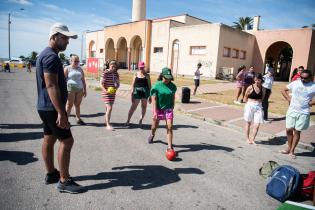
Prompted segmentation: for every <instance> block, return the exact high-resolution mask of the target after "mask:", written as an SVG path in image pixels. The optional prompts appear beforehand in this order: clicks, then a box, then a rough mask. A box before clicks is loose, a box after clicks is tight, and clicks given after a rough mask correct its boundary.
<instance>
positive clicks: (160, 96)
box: [150, 81, 177, 109]
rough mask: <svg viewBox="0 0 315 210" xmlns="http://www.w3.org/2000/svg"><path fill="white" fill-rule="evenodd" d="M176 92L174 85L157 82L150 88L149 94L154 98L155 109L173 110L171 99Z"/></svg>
mask: <svg viewBox="0 0 315 210" xmlns="http://www.w3.org/2000/svg"><path fill="white" fill-rule="evenodd" d="M176 90H177V88H176V85H175V84H174V83H172V82H170V83H168V84H165V83H164V82H163V81H157V82H156V83H155V84H154V85H153V87H152V88H151V92H150V95H151V96H156V108H158V109H173V108H174V100H173V97H174V95H175V92H176Z"/></svg>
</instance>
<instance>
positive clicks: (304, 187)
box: [300, 171, 315, 198]
mask: <svg viewBox="0 0 315 210" xmlns="http://www.w3.org/2000/svg"><path fill="white" fill-rule="evenodd" d="M301 178H302V183H301V187H300V193H301V194H302V195H303V196H305V197H308V198H312V197H313V193H314V188H315V171H310V172H308V174H306V175H302V177H301Z"/></svg>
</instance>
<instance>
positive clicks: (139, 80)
mask: <svg viewBox="0 0 315 210" xmlns="http://www.w3.org/2000/svg"><path fill="white" fill-rule="evenodd" d="M144 67H145V65H144V62H143V61H140V62H139V64H138V71H137V73H136V74H135V75H134V77H133V79H132V84H131V103H132V104H131V107H130V109H129V112H128V119H127V122H126V126H129V122H130V119H131V117H132V115H133V113H134V112H135V110H136V109H137V107H138V104H139V102H140V101H141V117H140V119H139V125H140V126H141V125H142V120H143V118H144V115H145V113H146V111H147V103H148V97H149V95H150V89H151V80H150V75H149V74H147V73H146V72H145V70H144Z"/></svg>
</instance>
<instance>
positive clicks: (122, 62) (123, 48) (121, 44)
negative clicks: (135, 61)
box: [117, 37, 128, 69]
mask: <svg viewBox="0 0 315 210" xmlns="http://www.w3.org/2000/svg"><path fill="white" fill-rule="evenodd" d="M127 55H128V48H127V41H126V39H125V38H124V37H121V38H120V39H119V40H118V43H117V61H118V62H119V68H120V69H127V68H128V66H127V62H128V57H127Z"/></svg>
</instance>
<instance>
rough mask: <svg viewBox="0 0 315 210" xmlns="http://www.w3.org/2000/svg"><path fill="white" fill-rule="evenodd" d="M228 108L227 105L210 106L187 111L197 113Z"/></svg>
mask: <svg viewBox="0 0 315 210" xmlns="http://www.w3.org/2000/svg"><path fill="white" fill-rule="evenodd" d="M226 106H227V105H220V106H208V107H202V108H198V109H191V110H187V112H195V111H199V110H204V109H213V108H219V107H226Z"/></svg>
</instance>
